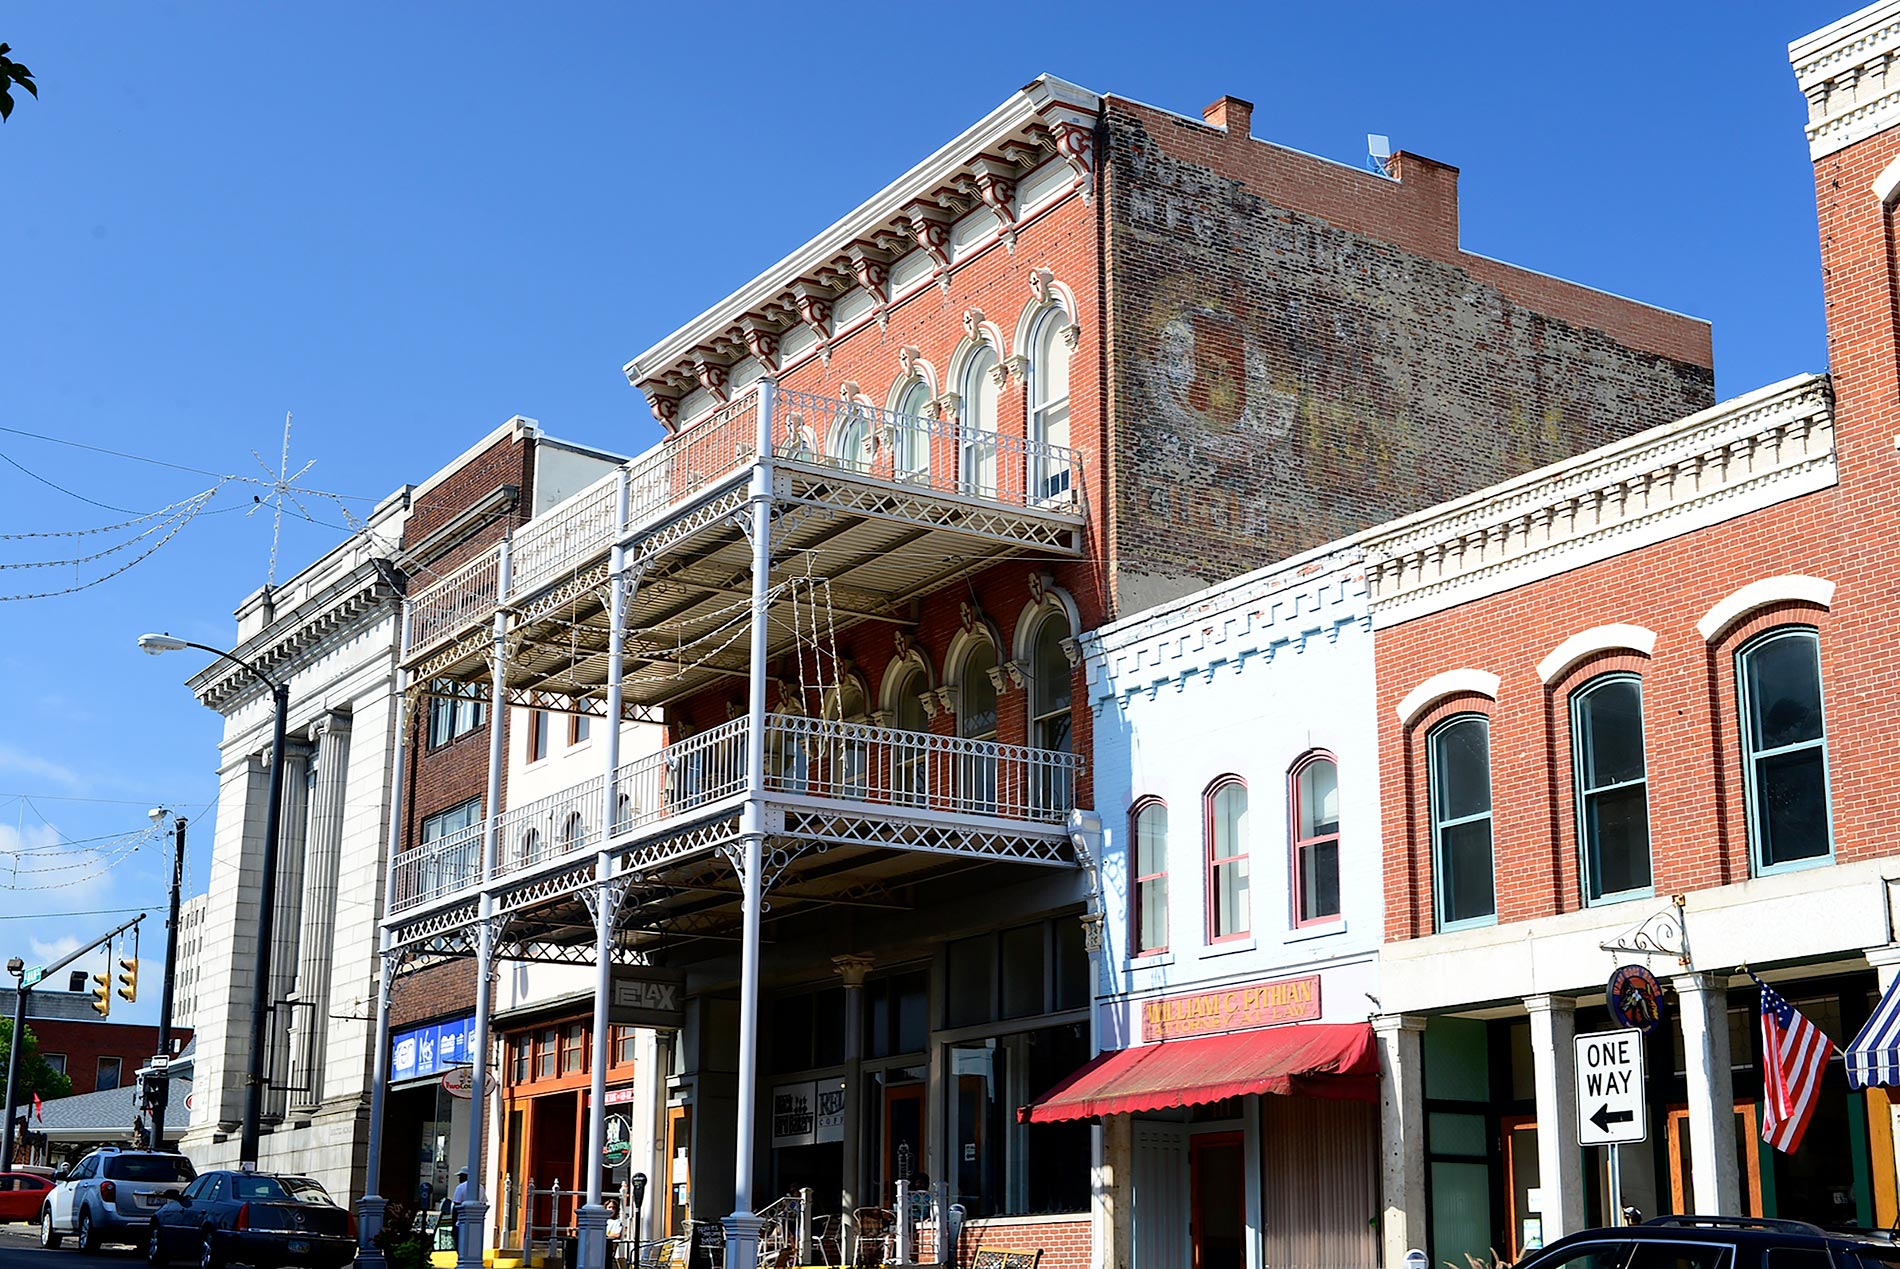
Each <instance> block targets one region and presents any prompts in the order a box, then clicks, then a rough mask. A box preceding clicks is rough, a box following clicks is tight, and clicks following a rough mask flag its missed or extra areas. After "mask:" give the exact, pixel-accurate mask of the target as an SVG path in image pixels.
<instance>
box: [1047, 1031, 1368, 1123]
mask: <svg viewBox="0 0 1900 1269" xmlns="http://www.w3.org/2000/svg"><path fill="white" fill-rule="evenodd" d="M1244 1093H1281V1094H1293V1095H1296V1096H1301V1097H1333V1098H1343V1099H1348V1100H1353V1101H1376V1100H1377V1099H1378V1096H1379V1052H1378V1049H1377V1048H1376V1047H1374V1042H1373V1038H1372V1028H1371V1026H1369V1025H1368V1024H1366V1023H1363V1022H1301V1023H1295V1024H1293V1025H1292V1026H1286V1027H1268V1028H1266V1029H1265V1030H1261V1031H1237V1032H1233V1033H1231V1034H1229V1035H1209V1036H1196V1037H1194V1038H1192V1039H1188V1040H1164V1041H1162V1042H1161V1043H1159V1044H1144V1045H1141V1046H1140V1047H1138V1048H1132V1049H1117V1050H1115V1051H1113V1052H1109V1053H1104V1054H1101V1055H1100V1056H1099V1057H1097V1058H1096V1059H1095V1060H1094V1061H1092V1062H1090V1063H1089V1064H1088V1065H1087V1066H1085V1067H1083V1068H1082V1069H1081V1070H1079V1071H1077V1072H1076V1073H1075V1074H1074V1075H1071V1076H1070V1077H1069V1078H1068V1079H1066V1080H1064V1081H1062V1082H1061V1083H1060V1084H1057V1085H1056V1086H1055V1087H1054V1088H1052V1089H1050V1090H1049V1091H1048V1092H1047V1093H1045V1094H1043V1096H1042V1099H1041V1100H1040V1101H1038V1102H1036V1104H1035V1105H1033V1106H1025V1107H1024V1108H1023V1109H1022V1110H1020V1111H1019V1112H1017V1115H1018V1118H1020V1119H1021V1120H1022V1121H1023V1122H1024V1123H1031V1124H1050V1123H1059V1122H1061V1121H1062V1120H1065V1119H1092V1118H1094V1117H1095V1116H1097V1115H1126V1114H1129V1113H1130V1112H1133V1111H1140V1110H1171V1109H1173V1108H1174V1107H1176V1106H1201V1105H1205V1104H1207V1103H1208V1102H1218V1101H1222V1100H1224V1099H1226V1098H1229V1097H1239V1096H1241V1095H1242V1094H1244Z"/></svg>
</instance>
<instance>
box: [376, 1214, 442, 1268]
mask: <svg viewBox="0 0 1900 1269" xmlns="http://www.w3.org/2000/svg"><path fill="white" fill-rule="evenodd" d="M371 1241H372V1242H374V1243H375V1244H376V1245H377V1246H378V1247H380V1248H382V1251H383V1263H384V1264H386V1265H388V1266H389V1269H428V1265H429V1251H430V1248H429V1236H428V1234H427V1233H426V1232H425V1230H424V1228H423V1223H422V1221H420V1220H419V1219H417V1214H416V1211H415V1209H414V1208H412V1207H410V1206H409V1205H408V1204H407V1203H403V1202H400V1201H397V1202H393V1203H391V1204H390V1205H389V1206H388V1207H386V1208H384V1209H383V1227H382V1229H381V1230H380V1231H378V1232H377V1234H376V1237H375V1238H373V1239H371Z"/></svg>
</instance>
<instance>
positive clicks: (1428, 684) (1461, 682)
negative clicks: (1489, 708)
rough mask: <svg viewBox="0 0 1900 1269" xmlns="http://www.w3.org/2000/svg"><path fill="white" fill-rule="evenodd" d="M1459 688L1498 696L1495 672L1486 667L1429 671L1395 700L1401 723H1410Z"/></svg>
mask: <svg viewBox="0 0 1900 1269" xmlns="http://www.w3.org/2000/svg"><path fill="white" fill-rule="evenodd" d="M1460 692H1476V693H1477V694H1478V695H1479V696H1482V697H1485V698H1487V699H1489V700H1494V701H1495V700H1496V699H1497V698H1498V676H1497V675H1495V674H1493V673H1491V672H1490V671H1489V670H1470V669H1466V670H1444V671H1441V672H1439V673H1437V674H1434V675H1432V676H1431V677H1430V678H1428V679H1426V680H1425V681H1424V682H1423V683H1420V684H1419V685H1418V686H1417V687H1415V688H1413V689H1412V690H1411V691H1409V692H1407V693H1406V694H1405V699H1404V700H1402V701H1400V702H1399V707H1398V715H1399V722H1400V724H1401V725H1403V726H1406V727H1410V726H1411V725H1412V720H1413V719H1415V718H1417V717H1418V716H1419V715H1420V714H1422V713H1424V712H1425V711H1426V710H1427V709H1429V708H1430V707H1431V706H1433V705H1436V704H1437V703H1438V702H1439V701H1442V700H1444V699H1445V698H1446V697H1447V696H1456V695H1458V694H1459V693H1460Z"/></svg>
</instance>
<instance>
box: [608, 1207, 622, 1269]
mask: <svg viewBox="0 0 1900 1269" xmlns="http://www.w3.org/2000/svg"><path fill="white" fill-rule="evenodd" d="M624 1233H625V1229H624V1227H623V1226H622V1224H621V1221H620V1200H619V1199H617V1198H610V1199H608V1200H607V1269H617V1266H618V1265H619V1264H620V1239H621V1236H622V1235H623V1234H624Z"/></svg>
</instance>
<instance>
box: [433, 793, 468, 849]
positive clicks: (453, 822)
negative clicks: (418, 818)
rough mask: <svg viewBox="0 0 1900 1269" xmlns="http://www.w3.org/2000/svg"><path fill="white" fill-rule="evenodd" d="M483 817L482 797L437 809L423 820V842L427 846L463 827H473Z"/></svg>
mask: <svg viewBox="0 0 1900 1269" xmlns="http://www.w3.org/2000/svg"><path fill="white" fill-rule="evenodd" d="M481 818H482V800H481V799H480V798H470V799H469V800H468V801H466V802H458V803H456V804H455V805H454V806H451V807H450V808H449V809H448V810H446V811H437V812H436V813H435V814H434V815H431V816H429V818H427V819H425V820H423V821H422V844H423V845H424V846H427V845H428V844H429V843H430V842H437V841H441V840H442V839H443V838H445V837H452V836H454V835H455V834H456V833H459V832H461V831H462V830H463V829H467V828H473V827H475V825H476V823H477V822H478V821H479V820H480V819H481Z"/></svg>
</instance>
